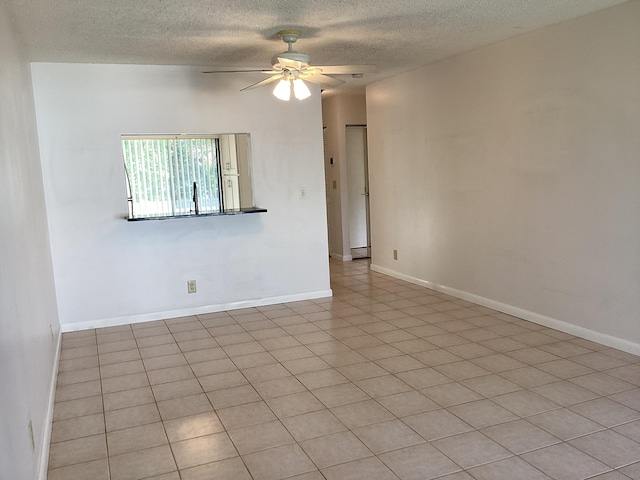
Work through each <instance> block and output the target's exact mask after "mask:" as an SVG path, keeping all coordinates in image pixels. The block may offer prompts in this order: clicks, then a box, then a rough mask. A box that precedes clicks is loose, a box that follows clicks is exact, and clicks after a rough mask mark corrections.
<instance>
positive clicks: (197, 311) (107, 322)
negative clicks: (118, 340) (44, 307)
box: [60, 289, 333, 332]
mask: <svg viewBox="0 0 640 480" xmlns="http://www.w3.org/2000/svg"><path fill="white" fill-rule="evenodd" d="M332 295H333V292H332V291H331V289H329V290H318V291H315V292H305V293H295V294H292V295H281V296H276V297H268V298H256V299H252V300H242V301H239V302H229V303H220V304H217V305H205V306H201V307H190V308H183V309H179V310H169V311H163V312H151V313H143V314H139V315H126V316H123V317H111V318H102V319H97V320H89V321H86V322H74V323H63V324H61V325H60V328H61V329H62V331H63V332H75V331H78V330H89V329H91V328H103V327H115V326H118V325H128V324H131V323H142V322H150V321H153V320H166V319H168V318H175V317H186V316H188V315H202V314H205V313H213V312H224V311H226V310H237V309H239V308H248V307H263V306H265V305H274V304H277V303H287V302H298V301H301V300H313V299H314V298H325V297H331V296H332Z"/></svg>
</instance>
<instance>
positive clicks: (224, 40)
mask: <svg viewBox="0 0 640 480" xmlns="http://www.w3.org/2000/svg"><path fill="white" fill-rule="evenodd" d="M625 1H626V0H535V1H524V0H518V1H516V0H394V1H389V0H384V1H382V0H356V1H349V2H347V1H345V0H323V1H322V2H319V1H317V0H315V1H312V0H276V1H256V0H209V1H203V0H136V1H131V0H56V1H55V2H51V1H50V0H5V3H6V5H7V7H8V9H9V11H10V12H11V14H12V16H13V17H14V20H15V21H16V22H17V25H18V27H19V30H20V31H21V33H22V37H23V39H24V41H25V43H26V44H27V48H28V54H29V59H30V60H31V61H37V62H80V63H135V64H168V65H172V64H174V65H198V66H227V67H229V66H231V67H260V68H262V67H268V66H270V63H269V60H270V59H271V57H272V56H273V55H274V54H276V53H279V52H282V51H284V50H285V49H286V45H285V44H284V43H282V42H281V41H280V40H279V39H278V38H277V37H275V33H276V32H277V31H278V30H281V29H284V28H297V29H300V30H302V38H301V39H300V40H299V41H298V44H297V45H296V48H297V50H299V51H302V52H305V53H308V54H310V55H311V63H312V64H315V65H343V64H374V65H377V66H378V68H379V71H380V73H379V74H376V75H366V76H365V78H363V79H360V80H355V79H349V83H348V84H347V85H354V84H359V85H364V84H366V83H368V82H371V81H373V80H377V79H380V78H384V77H387V76H390V75H393V74H396V73H400V72H402V71H407V70H410V69H413V68H417V67H420V66H423V65H426V64H429V63H432V62H434V61H437V60H440V59H443V58H447V57H450V56H453V55H456V54H459V53H462V52H465V51H468V50H472V49H475V48H478V47H481V46H484V45H488V44H490V43H494V42H497V41H500V40H504V39H506V38H509V37H512V36H515V35H519V34H522V33H524V32H527V31H531V30H535V29H539V28H542V27H544V26H547V25H551V24H554V23H558V22H561V21H564V20H568V19H571V18H575V17H578V16H581V15H585V14H588V13H591V12H594V11H597V10H601V9H604V8H607V7H611V6H614V5H618V4H621V3H625ZM634 1H635V0H634Z"/></svg>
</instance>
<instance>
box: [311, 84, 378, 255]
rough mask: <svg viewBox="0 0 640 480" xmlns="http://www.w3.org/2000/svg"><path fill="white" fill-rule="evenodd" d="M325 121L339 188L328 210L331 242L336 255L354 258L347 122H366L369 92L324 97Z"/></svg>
mask: <svg viewBox="0 0 640 480" xmlns="http://www.w3.org/2000/svg"><path fill="white" fill-rule="evenodd" d="M322 122H323V125H324V127H325V128H326V129H327V136H328V137H327V138H328V141H327V147H328V149H329V151H328V153H329V156H330V157H332V158H333V165H332V166H331V173H330V178H331V181H334V180H335V181H336V188H335V189H333V188H331V195H332V196H331V211H329V212H328V218H329V222H331V228H332V238H331V243H332V245H329V251H330V253H331V255H332V256H333V257H336V258H338V259H342V260H351V247H350V244H351V242H350V234H349V189H348V187H349V185H348V183H347V128H346V127H347V125H366V123H367V110H366V97H365V95H364V94H341V95H332V96H328V97H324V98H323V99H322Z"/></svg>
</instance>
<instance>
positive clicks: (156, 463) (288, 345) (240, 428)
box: [49, 260, 640, 480]
mask: <svg viewBox="0 0 640 480" xmlns="http://www.w3.org/2000/svg"><path fill="white" fill-rule="evenodd" d="M331 278H332V288H333V292H334V297H333V298H326V299H319V300H314V301H304V302H296V303H288V304H282V305H273V306H268V307H258V308H248V309H243V310H234V311H229V312H221V313H211V314H207V315H197V316H190V317H184V318H176V319H172V320H167V321H158V322H148V323H140V324H134V325H125V326H121V327H113V328H104V329H98V330H89V331H81V332H74V333H68V334H64V335H63V341H62V348H63V350H62V354H61V361H60V372H59V375H58V386H57V390H56V405H55V411H54V422H53V429H52V437H51V453H50V459H49V480H61V479H64V480H75V479H91V480H102V479H104V480H108V479H111V480H123V479H143V478H144V479H155V480H160V479H162V480H178V479H182V480H195V479H207V480H212V479H225V480H234V479H238V480H240V479H256V480H258V479H280V478H291V479H298V480H316V479H329V480H333V479H339V480H349V479H354V480H355V479H366V480H377V479H379V480H386V479H402V480H413V479H416V480H417V479H419V480H426V479H432V478H441V479H448V480H465V479H466V480H472V479H476V480H501V479H509V480H513V479H519V480H529V479H531V480H537V479H549V478H552V479H558V480H578V479H587V478H593V479H600V480H605V479H606V480H623V479H629V478H631V479H636V480H638V479H640V357H637V356H633V355H630V354H627V353H624V352H621V351H618V350H614V349H611V348H608V347H605V346H603V345H599V344H596V343H593V342H590V341H586V340H583V339H580V338H577V337H574V336H571V335H567V334H565V333H562V332H559V331H556V330H551V329H548V328H545V327H541V326H539V325H535V324H533V323H529V322H526V321H524V320H521V319H518V318H514V317H511V316H508V315H505V314H502V313H499V312H496V311H493V310H490V309H488V308H485V307H481V306H477V305H474V304H472V303H469V302H466V301H463V300H459V299H456V298H454V297H450V296H447V295H444V294H441V293H438V292H436V291H433V290H429V289H426V288H422V287H418V286H415V285H412V284H409V283H406V282H403V281H400V280H396V279H393V278H390V277H387V276H384V275H380V274H377V273H374V272H370V271H369V268H368V261H367V260H360V261H354V262H350V263H344V264H343V263H338V262H332V263H331Z"/></svg>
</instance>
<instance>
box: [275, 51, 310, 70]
mask: <svg viewBox="0 0 640 480" xmlns="http://www.w3.org/2000/svg"><path fill="white" fill-rule="evenodd" d="M278 58H286V59H287V60H293V61H295V62H300V63H302V64H304V65H309V55H307V54H306V53H300V52H283V53H279V54H278V55H275V56H274V57H273V58H272V59H271V65H272V66H273V67H275V66H276V65H279V64H280V62H279V61H278Z"/></svg>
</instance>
